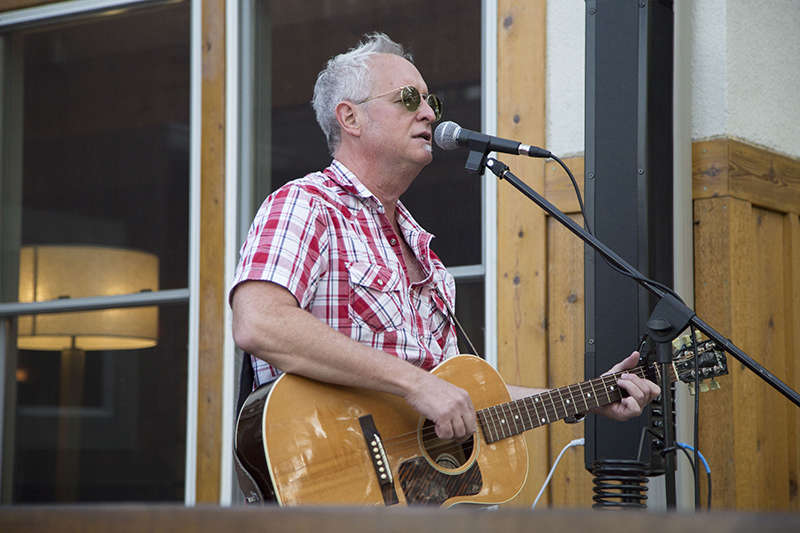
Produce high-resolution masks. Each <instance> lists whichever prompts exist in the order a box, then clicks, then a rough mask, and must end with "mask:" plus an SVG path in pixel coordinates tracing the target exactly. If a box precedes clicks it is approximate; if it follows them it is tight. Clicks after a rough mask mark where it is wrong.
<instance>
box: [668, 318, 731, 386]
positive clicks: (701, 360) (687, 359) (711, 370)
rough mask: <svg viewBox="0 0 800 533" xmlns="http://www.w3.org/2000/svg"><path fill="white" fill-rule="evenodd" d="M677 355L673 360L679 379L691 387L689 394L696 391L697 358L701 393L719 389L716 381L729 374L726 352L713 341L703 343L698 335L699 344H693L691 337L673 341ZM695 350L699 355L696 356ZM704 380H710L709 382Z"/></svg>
mask: <svg viewBox="0 0 800 533" xmlns="http://www.w3.org/2000/svg"><path fill="white" fill-rule="evenodd" d="M672 346H673V348H675V355H674V356H673V358H672V362H673V366H674V368H675V375H676V377H677V379H679V380H681V381H683V382H684V383H686V384H688V385H689V392H690V393H691V394H694V393H695V390H694V372H695V364H694V361H695V357H696V358H697V367H698V373H699V375H700V392H706V391H709V390H717V389H719V383H718V382H717V380H716V379H714V378H717V377H719V376H724V375H725V374H727V373H728V360H727V358H726V356H725V351H724V350H722V349H721V348H719V347H718V346H717V344H716V343H715V342H714V341H712V340H706V341H703V340H701V339H700V333H699V332H698V333H697V343H696V344H695V343H693V342H692V338H691V336H689V335H684V336H683V337H681V338H680V339H675V340H674V341H672ZM695 350H696V351H697V353H696V354H695ZM704 380H710V381H708V382H706V381H704Z"/></svg>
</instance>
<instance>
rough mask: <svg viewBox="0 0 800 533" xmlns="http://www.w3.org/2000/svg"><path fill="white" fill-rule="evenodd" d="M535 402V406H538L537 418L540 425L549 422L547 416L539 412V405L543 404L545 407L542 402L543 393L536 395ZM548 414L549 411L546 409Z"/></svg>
mask: <svg viewBox="0 0 800 533" xmlns="http://www.w3.org/2000/svg"><path fill="white" fill-rule="evenodd" d="M533 402H534V406H535V407H536V419H537V420H538V421H539V424H538V425H540V426H543V425H545V424H547V418H545V417H543V416H542V415H541V414H539V407H540V406H541V407H542V408H544V405H543V404H542V395H541V394H537V395H536V396H534V398H533ZM546 414H547V411H546V410H545V415H546Z"/></svg>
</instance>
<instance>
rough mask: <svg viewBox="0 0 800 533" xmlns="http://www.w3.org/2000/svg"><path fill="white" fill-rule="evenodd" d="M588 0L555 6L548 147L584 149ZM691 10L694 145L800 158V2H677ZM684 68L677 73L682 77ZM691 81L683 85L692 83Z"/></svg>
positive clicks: (550, 7) (564, 151)
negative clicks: (714, 140) (743, 144)
mask: <svg viewBox="0 0 800 533" xmlns="http://www.w3.org/2000/svg"><path fill="white" fill-rule="evenodd" d="M585 8H586V3H585V1H584V0H550V1H548V3H547V143H546V144H547V148H548V149H549V150H551V151H552V152H554V153H556V154H561V155H565V156H567V155H573V154H578V153H583V151H584V131H583V128H584V122H583V117H584V83H585V80H584V61H585V57H584V53H585V52H584V49H585V31H586V28H585ZM689 8H691V10H692V14H691V21H692V23H691V27H687V28H686V32H685V33H684V34H682V35H681V34H679V35H676V39H689V40H691V42H692V58H691V63H692V67H691V73H692V74H691V86H692V90H691V104H689V103H688V102H687V101H686V100H684V101H683V102H681V103H680V105H691V111H692V139H693V140H696V139H703V138H708V137H716V136H722V135H728V136H731V137H735V138H738V139H742V140H745V141H748V142H752V143H755V144H759V145H762V146H765V147H767V148H770V149H773V150H775V151H778V152H781V153H785V154H786V155H789V156H792V157H800V33H798V28H800V2H798V1H797V0H677V1H676V10H677V9H689ZM678 72H680V70H679V69H678V70H676V73H678ZM685 82H686V80H677V83H685Z"/></svg>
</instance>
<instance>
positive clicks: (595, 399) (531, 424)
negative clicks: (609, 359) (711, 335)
mask: <svg viewBox="0 0 800 533" xmlns="http://www.w3.org/2000/svg"><path fill="white" fill-rule="evenodd" d="M645 371H646V369H645V367H641V366H640V367H637V368H635V369H633V370H626V371H625V372H617V373H615V374H608V375H605V376H601V377H599V378H595V379H591V380H589V381H584V382H581V383H576V384H574V385H569V386H567V387H561V388H560V389H552V390H548V391H545V392H542V393H539V394H534V395H533V396H528V397H527V398H522V399H520V400H514V401H511V402H508V403H503V404H500V405H495V406H493V407H488V408H486V409H481V410H480V411H478V412H477V417H478V424H479V425H480V427H481V430H482V432H483V436H484V441H485V442H486V443H487V444H488V443H492V442H495V441H498V440H501V439H505V438H508V437H513V436H514V435H519V434H520V433H522V432H523V431H528V430H529V429H534V428H537V427H539V426H544V425H545V424H550V423H551V422H556V421H558V420H562V419H564V418H567V417H568V416H573V415H577V414H580V413H586V412H588V411H590V410H592V409H594V408H595V407H601V406H603V405H607V404H609V403H614V402H617V401H619V400H621V399H622V398H623V392H624V389H621V388H620V387H619V385H618V384H617V382H618V381H619V377H620V376H621V375H622V374H626V373H627V374H635V375H637V376H639V377H641V378H644V379H647V376H646V372H645ZM652 371H653V373H654V374H655V375H656V378H657V379H659V380H660V369H659V368H658V366H657V365H652ZM670 374H671V376H670V377H671V380H672V381H675V380H676V375H675V368H674V366H672V365H671V366H670Z"/></svg>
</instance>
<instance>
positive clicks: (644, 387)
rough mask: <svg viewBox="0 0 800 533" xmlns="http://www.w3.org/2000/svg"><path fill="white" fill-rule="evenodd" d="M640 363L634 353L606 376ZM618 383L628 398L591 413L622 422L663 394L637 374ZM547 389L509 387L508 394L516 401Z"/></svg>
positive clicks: (640, 411) (657, 387)
mask: <svg viewBox="0 0 800 533" xmlns="http://www.w3.org/2000/svg"><path fill="white" fill-rule="evenodd" d="M638 362H639V352H633V353H632V354H631V355H629V356H628V357H627V358H625V359H624V360H622V361H621V362H619V363H617V364H616V365H614V366H613V367H612V368H611V370H609V371H608V372H606V373H605V374H603V375H606V374H613V373H615V372H622V371H623V370H630V369H632V368H635V367H636V365H637V364H638ZM617 383H618V384H619V386H620V387H622V388H623V389H625V391H626V392H627V393H628V396H627V397H626V398H623V399H622V400H620V401H618V402H614V403H610V404H608V405H604V406H602V407H597V408H595V409H592V410H591V412H592V413H594V414H597V415H601V416H605V417H606V418H610V419H612V420H619V421H620V422H622V421H625V420H628V419H630V418H633V417H636V416H639V415H640V414H642V409H643V408H644V406H645V405H647V404H648V403H650V402H651V401H653V400H655V399H656V397H658V395H659V394H661V388H660V387H659V386H658V385H656V384H655V383H653V382H652V381H649V380H647V379H642V378H640V377H639V376H637V375H636V374H628V373H625V374H622V375H621V376H620V377H619V379H618V380H617ZM546 390H547V389H534V388H527V387H518V386H516V385H508V392H509V393H510V394H511V398H512V399H514V400H520V399H522V398H525V397H527V396H532V395H534V394H539V393H541V392H545V391H546Z"/></svg>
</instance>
